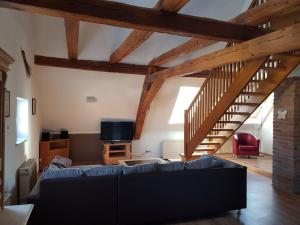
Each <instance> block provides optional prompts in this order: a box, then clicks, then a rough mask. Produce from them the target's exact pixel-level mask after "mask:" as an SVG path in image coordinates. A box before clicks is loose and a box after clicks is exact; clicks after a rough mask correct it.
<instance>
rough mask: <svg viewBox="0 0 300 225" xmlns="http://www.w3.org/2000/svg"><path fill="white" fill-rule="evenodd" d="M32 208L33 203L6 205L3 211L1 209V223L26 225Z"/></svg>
mask: <svg viewBox="0 0 300 225" xmlns="http://www.w3.org/2000/svg"><path fill="white" fill-rule="evenodd" d="M32 209H33V205H31V204H28V205H12V206H4V209H3V211H0V224H1V225H2V224H3V225H4V224H5V225H26V224H27V221H28V219H29V216H30V214H31V212H32Z"/></svg>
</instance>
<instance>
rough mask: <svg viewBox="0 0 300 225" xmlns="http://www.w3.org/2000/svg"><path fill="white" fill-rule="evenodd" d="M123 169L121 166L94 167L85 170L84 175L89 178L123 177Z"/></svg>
mask: <svg viewBox="0 0 300 225" xmlns="http://www.w3.org/2000/svg"><path fill="white" fill-rule="evenodd" d="M122 167H123V166H120V165H117V166H93V167H90V168H83V171H84V175H85V176H88V177H92V176H113V175H121V174H122Z"/></svg>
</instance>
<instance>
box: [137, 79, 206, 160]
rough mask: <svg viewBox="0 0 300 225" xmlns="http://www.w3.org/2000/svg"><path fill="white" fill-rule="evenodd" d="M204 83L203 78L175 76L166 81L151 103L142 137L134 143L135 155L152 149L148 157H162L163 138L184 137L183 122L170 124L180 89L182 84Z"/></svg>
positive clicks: (192, 85) (195, 85) (198, 84)
mask: <svg viewBox="0 0 300 225" xmlns="http://www.w3.org/2000/svg"><path fill="white" fill-rule="evenodd" d="M202 83H203V79H198V78H175V79H170V80H168V81H167V82H165V84H164V86H163V87H162V88H161V90H160V92H159V94H158V95H157V97H156V98H155V100H154V101H153V102H152V104H151V107H150V110H149V112H148V116H147V117H146V120H145V125H144V130H143V133H142V136H141V139H140V140H139V141H135V143H134V148H133V154H134V155H135V156H140V155H141V153H143V152H144V151H146V150H150V151H152V153H150V154H148V155H147V157H161V156H162V141H163V140H170V139H176V140H178V139H183V124H169V120H170V117H171V114H172V110H173V107H174V105H175V101H176V98H177V95H178V92H179V89H180V87H182V86H191V87H200V86H201V85H202ZM182 151H183V150H182Z"/></svg>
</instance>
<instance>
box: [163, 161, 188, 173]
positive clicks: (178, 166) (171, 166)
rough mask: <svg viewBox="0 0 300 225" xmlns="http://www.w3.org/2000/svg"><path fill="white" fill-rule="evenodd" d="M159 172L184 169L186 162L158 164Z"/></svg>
mask: <svg viewBox="0 0 300 225" xmlns="http://www.w3.org/2000/svg"><path fill="white" fill-rule="evenodd" d="M157 166H158V171H159V172H172V171H183V170H184V162H180V161H178V162H170V163H163V164H158V165H157Z"/></svg>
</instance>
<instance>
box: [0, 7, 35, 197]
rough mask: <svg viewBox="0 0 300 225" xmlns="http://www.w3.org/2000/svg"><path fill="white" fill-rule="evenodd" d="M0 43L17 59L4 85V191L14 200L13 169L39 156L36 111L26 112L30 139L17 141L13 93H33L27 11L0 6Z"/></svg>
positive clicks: (19, 95)
mask: <svg viewBox="0 0 300 225" xmlns="http://www.w3.org/2000/svg"><path fill="white" fill-rule="evenodd" d="M0 30H1V33H0V47H1V48H2V49H3V50H4V51H6V52H7V53H8V54H9V55H11V56H12V57H13V58H14V59H15V60H16V62H15V63H14V64H12V65H11V71H10V72H9V73H8V80H7V84H6V88H7V89H8V90H9V91H10V95H11V97H10V105H11V107H10V117H9V118H6V119H5V127H6V134H5V181H4V182H5V187H4V189H5V192H6V193H7V192H10V193H13V200H14V201H15V200H16V171H17V168H18V167H19V166H20V165H21V164H22V163H23V162H24V161H25V160H26V159H27V158H32V157H35V158H37V157H38V141H39V133H40V119H39V115H36V116H32V115H31V104H30V112H29V139H28V141H26V142H25V143H23V144H20V145H16V144H15V143H16V122H15V121H16V97H17V96H18V97H22V98H27V99H29V102H30V103H31V98H32V97H36V94H37V93H36V88H35V86H36V85H35V74H34V73H33V74H32V77H31V78H27V77H26V73H25V69H24V63H23V61H22V56H21V47H22V48H23V49H24V50H25V52H26V55H27V60H28V62H29V64H30V65H31V66H33V52H32V46H33V30H32V17H31V16H29V15H28V14H25V13H21V12H16V11H10V10H6V9H0Z"/></svg>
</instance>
